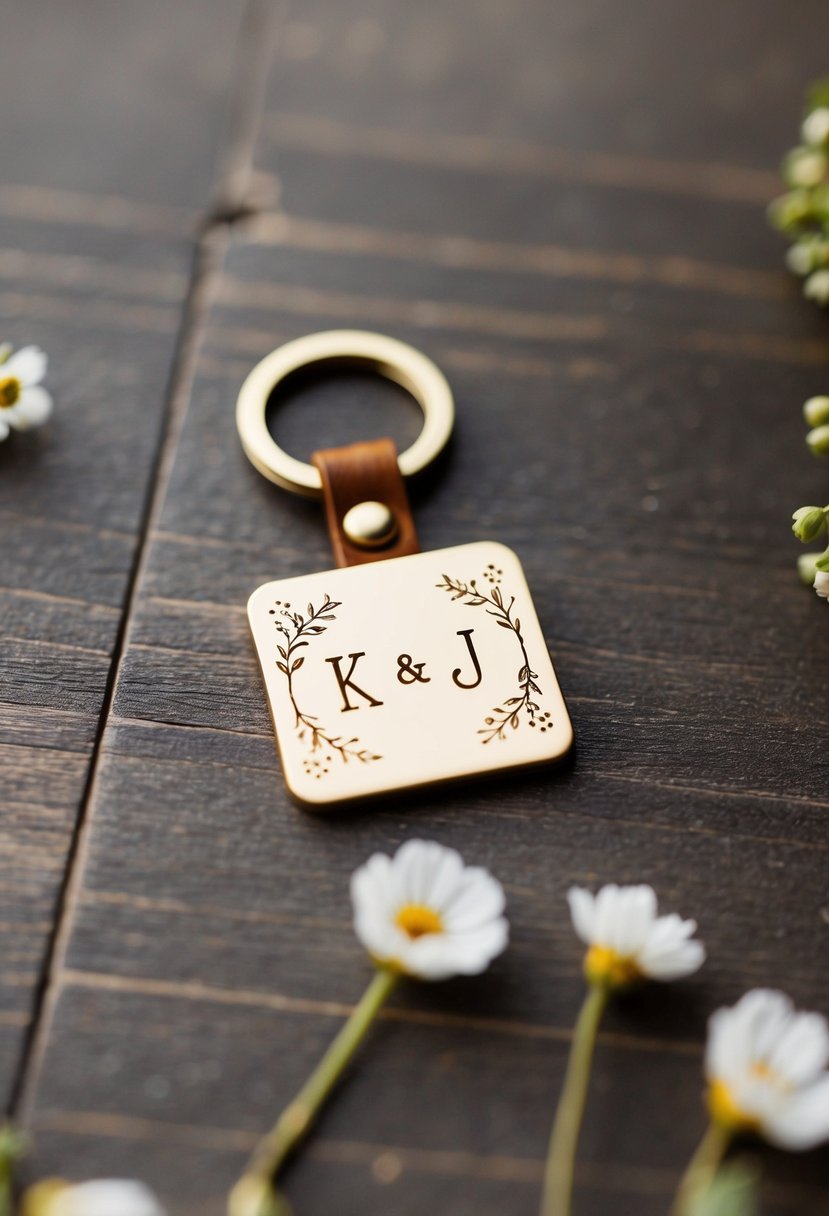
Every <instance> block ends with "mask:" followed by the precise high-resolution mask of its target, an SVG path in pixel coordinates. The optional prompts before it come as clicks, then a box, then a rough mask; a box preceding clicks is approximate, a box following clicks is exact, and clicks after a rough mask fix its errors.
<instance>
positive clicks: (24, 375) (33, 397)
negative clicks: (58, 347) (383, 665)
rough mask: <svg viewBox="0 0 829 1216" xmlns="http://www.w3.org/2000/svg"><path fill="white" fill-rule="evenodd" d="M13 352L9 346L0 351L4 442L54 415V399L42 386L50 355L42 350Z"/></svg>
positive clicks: (0, 430)
mask: <svg viewBox="0 0 829 1216" xmlns="http://www.w3.org/2000/svg"><path fill="white" fill-rule="evenodd" d="M10 351H11V347H9V346H8V345H6V346H3V347H2V348H0V440H2V439H6V438H8V435H9V431H11V430H15V431H28V430H31V428H32V427H35V426H41V425H42V424H43V423H44V422H46V420H47V418H48V417H49V415H50V414H51V413H52V398H51V397H50V395H49V393H47V392H46V389H45V388H42V387H41V384H40V382H41V380H42V379H43V377H44V376H45V375H46V363H47V359H46V355H45V354H44V353H43V351H42V350H41V349H40V347H38V346H24V347H23V348H22V350H18V351H15V353H14V354H11V353H10Z"/></svg>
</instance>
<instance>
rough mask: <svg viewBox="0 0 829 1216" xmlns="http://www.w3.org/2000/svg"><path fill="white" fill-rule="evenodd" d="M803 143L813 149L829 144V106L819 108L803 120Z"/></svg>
mask: <svg viewBox="0 0 829 1216" xmlns="http://www.w3.org/2000/svg"><path fill="white" fill-rule="evenodd" d="M801 133H802V135H803V142H804V143H805V144H809V145H810V146H811V147H813V148H816V147H820V146H821V145H822V144H825V143H827V142H829V106H818V108H817V109H816V110H812V112H811V114H809V115H807V117H806V118H805V119H804V120H803V126H802V128H801Z"/></svg>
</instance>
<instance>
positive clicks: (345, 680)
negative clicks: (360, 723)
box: [325, 650, 383, 714]
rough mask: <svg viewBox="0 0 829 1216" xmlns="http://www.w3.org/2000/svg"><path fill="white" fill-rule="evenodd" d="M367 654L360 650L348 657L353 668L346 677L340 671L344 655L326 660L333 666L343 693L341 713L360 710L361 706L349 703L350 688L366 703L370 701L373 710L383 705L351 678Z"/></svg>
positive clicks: (350, 668)
mask: <svg viewBox="0 0 829 1216" xmlns="http://www.w3.org/2000/svg"><path fill="white" fill-rule="evenodd" d="M365 653H366V652H365V651H364V650H358V651H356V652H355V653H353V654H350V655H349V656H348V657H349V658H350V659H351V666H350V667H349V669H348V675H346V676H344V675H343V673H342V672H341V671H340V663H341V662H342V660H343V658H344V657H345V656H344V655H341V654H338V655H335V656H334V657H333V658H331V659H326V660H325V661H326V663H330V664H331V666H332V668H333V669H334V675H335V676H336V677H337V684H338V685H339V688H340V693H341V695H342V699H343V707H342V710H341V711H340V712H341V713H344V714H347V713H348V711H349V710H351V709H359V708H360V706H359V705H352V704H351V702H350V701H349V699H348V690H349V688H350V689H352V690H353V691H354V692H355V693H357V695H358V696H360V697H363V698H364V699H365V700H366V701H368V703H369V706H370V708H371V709H374V707H375V706H377V705H382V704H383V702H382V701H378V700H377V699H376V698H375V697H373V696H372V695H371V693H368V692H366V690H365V689H364V688H360V686H359V685H358V684H355V683H354V681H353V680H352V678H351V677H352V676H353V675H354V668H355V667H356V666H357V663H358V661H359V660H360V659H362V658H364V657H365Z"/></svg>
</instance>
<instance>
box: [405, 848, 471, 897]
mask: <svg viewBox="0 0 829 1216" xmlns="http://www.w3.org/2000/svg"><path fill="white" fill-rule="evenodd" d="M446 854H450V855H451V856H452V857H453V858H456V859H457V860H458V861H460V856H459V854H458V853H456V852H455V850H454V849H444V848H443V846H442V845H439V844H436V843H435V842H434V841H427V840H407V841H406V843H405V844H404V845H401V847H400V848H399V849H398V850H397V852H396V854H395V856H394V860H393V863H392V864H393V866H394V871H395V884H396V891H397V899H398V900H399V901H400V902H401V903H411V904H428V897H429V892H430V890H431V888H432V883H433V882H434V881H435V879H436V878H437V877H438V875H439V873H440V870H441V867H442V865H443V863H444V859H445V855H446ZM462 865H463V863H462V862H461V866H462Z"/></svg>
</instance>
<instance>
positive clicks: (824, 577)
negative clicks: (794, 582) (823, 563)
mask: <svg viewBox="0 0 829 1216" xmlns="http://www.w3.org/2000/svg"><path fill="white" fill-rule="evenodd" d="M812 586H813V587H814V589H815V591H816V592H817V593H818V595H820V596H822V597H823V599H825V600H829V573H827V571H826V570H816V571H815V581H814V582H813V583H812Z"/></svg>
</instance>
